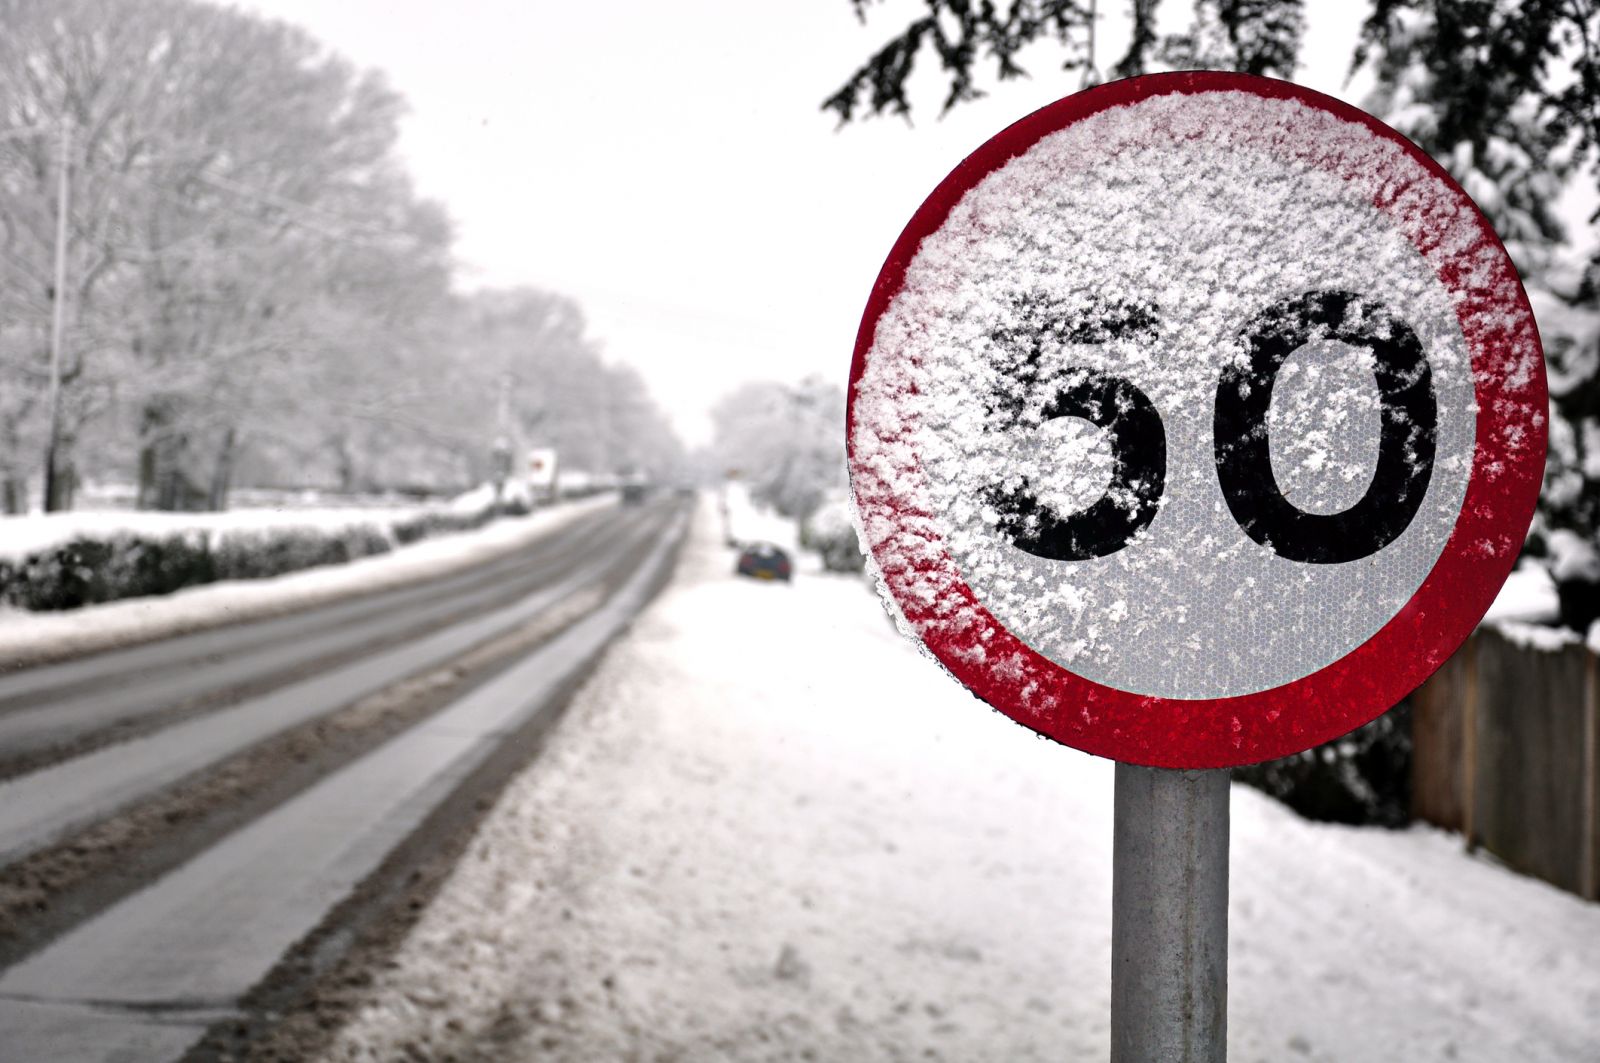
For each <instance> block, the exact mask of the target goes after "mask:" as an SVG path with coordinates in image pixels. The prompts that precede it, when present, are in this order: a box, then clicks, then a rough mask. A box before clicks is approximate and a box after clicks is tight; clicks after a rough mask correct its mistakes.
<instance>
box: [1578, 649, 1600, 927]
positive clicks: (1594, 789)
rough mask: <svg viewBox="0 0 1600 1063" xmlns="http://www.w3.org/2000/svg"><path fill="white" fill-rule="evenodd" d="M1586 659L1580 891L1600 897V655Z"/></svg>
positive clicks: (1589, 652)
mask: <svg viewBox="0 0 1600 1063" xmlns="http://www.w3.org/2000/svg"><path fill="white" fill-rule="evenodd" d="M1584 652H1585V656H1584V661H1583V815H1582V817H1581V819H1580V823H1581V825H1582V826H1581V829H1582V831H1583V836H1582V837H1581V838H1580V839H1579V840H1578V858H1579V861H1580V862H1579V865H1578V895H1579V896H1580V897H1582V898H1584V899H1585V900H1589V901H1596V900H1600V655H1597V654H1596V653H1595V652H1594V651H1593V650H1591V649H1588V648H1587V647H1586V648H1585V651H1584Z"/></svg>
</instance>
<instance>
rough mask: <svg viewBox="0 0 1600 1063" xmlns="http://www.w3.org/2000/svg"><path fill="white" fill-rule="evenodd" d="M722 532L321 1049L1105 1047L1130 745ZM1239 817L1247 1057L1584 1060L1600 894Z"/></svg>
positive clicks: (605, 670) (582, 702) (1422, 847)
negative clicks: (1084, 726)
mask: <svg viewBox="0 0 1600 1063" xmlns="http://www.w3.org/2000/svg"><path fill="white" fill-rule="evenodd" d="M720 538H721V530H720V527H719V522H718V520H717V518H716V515H715V513H714V510H713V507H712V506H711V505H709V504H708V505H706V506H703V507H702V509H701V512H700V516H699V520H698V522H697V526H696V533H695V535H694V537H693V539H692V540H691V542H690V544H689V546H688V547H687V548H686V550H685V553H684V556H683V560H682V562H681V566H680V570H679V574H678V577H677V579H676V581H675V582H674V583H673V584H672V586H670V587H669V588H668V589H667V591H666V592H665V593H664V594H663V595H662V597H661V598H660V599H659V600H658V601H657V602H656V603H655V605H654V606H653V607H652V608H651V609H650V610H648V611H647V612H646V613H645V614H644V616H643V617H642V618H641V619H640V620H639V621H638V623H637V624H636V626H635V628H634V629H633V631H632V632H631V634H630V635H628V636H627V637H625V638H624V639H623V640H621V641H620V642H619V643H618V644H617V645H616V646H615V647H614V648H613V649H612V650H611V651H610V653H609V655H608V657H607V659H606V660H605V662H604V663H603V664H602V666H601V667H600V669H599V670H598V671H597V673H596V674H595V676H594V677H593V678H592V680H591V681H590V682H589V683H588V684H587V686H586V687H585V688H584V689H583V691H582V692H581V693H580V694H579V695H578V697H577V700H576V702H575V703H574V705H573V706H572V709H571V711H570V713H569V715H568V717H567V718H566V720H565V721H564V722H563V724H562V725H561V727H560V729H559V730H558V732H557V734H556V735H555V736H554V737H553V739H552V741H551V743H550V745H549V747H548V748H547V750H546V751H545V753H544V754H543V755H542V756H541V758H540V759H539V760H538V761H537V762H535V763H534V764H533V765H532V767H531V768H530V769H529V770H528V771H527V772H526V773H525V774H524V775H523V776H522V777H521V778H520V779H519V780H518V781H517V782H516V783H514V784H513V785H512V786H511V787H510V788H509V789H508V790H507V791H506V793H505V794H504V796H503V797H502V799H501V801H500V803H499V805H498V806H497V807H496V809H495V810H494V811H493V812H492V813H491V815H490V816H489V817H488V819H487V820H486V821H485V823H484V825H483V827H482V829H481V832H480V834H479V836H478V837H477V838H476V839H475V840H474V842H473V844H472V846H471V847H470V849H469V851H468V855H467V856H466V857H465V859H464V860H463V862H462V864H461V866H460V867H459V868H458V869H457V870H456V872H455V873H454V876H453V878H452V879H451V881H450V882H449V883H448V884H447V886H446V887H445V889H444V891H443V892H442V893H441V895H440V896H439V897H438V899H437V900H436V901H435V903H434V905H433V906H432V907H431V908H430V909H429V910H428V912H427V913H426V914H425V915H424V916H423V918H422V921H421V922H420V923H419V925H418V926H417V927H416V928H415V929H414V931H413V932H412V934H411V936H410V938H409V939H408V941H407V943H406V944H405V946H404V947H403V949H402V951H401V953H400V955H399V956H398V957H396V962H395V963H394V965H393V966H392V967H390V968H388V969H386V970H384V971H382V972H380V973H378V975H377V976H376V979H375V981H374V984H373V987H372V989H371V998H370V1003H369V1004H368V1005H367V1007H366V1008H365V1009H364V1010H363V1011H362V1012H361V1013H360V1014H359V1015H358V1017H357V1018H356V1020H355V1021H354V1022H353V1023H352V1024H351V1025H350V1026H349V1027H347V1028H346V1029H345V1030H344V1031H342V1032H341V1033H340V1034H339V1035H338V1036H337V1038H336V1040H335V1041H334V1042H333V1044H332V1045H331V1047H330V1048H329V1050H328V1051H327V1053H326V1057H327V1058H329V1059H338V1060H346V1059H378V1060H388V1059H399V1058H413V1056H411V1055H408V1054H407V1053H408V1052H411V1053H420V1054H421V1057H426V1058H444V1057H446V1056H447V1055H449V1054H450V1053H455V1054H456V1056H457V1057H458V1058H463V1059H496V1060H500V1059H507V1060H516V1059H526V1060H570V1061H584V1063H593V1061H600V1060H669V1059H670V1060H683V1061H704V1060H813V1059H814V1060H824V1061H837V1060H911V1059H917V1060H922V1059H944V1060H1011V1061H1021V1060H1055V1061H1059V1060H1079V1059H1081V1060H1103V1059H1105V1058H1106V1057H1107V1053H1108V1037H1107V1010H1108V1002H1109V987H1110V974H1109V953H1110V921H1109V920H1110V887H1111V871H1110V867H1111V861H1110V845H1111V774H1112V773H1111V770H1110V765H1109V764H1108V763H1105V762H1102V761H1097V760H1094V759H1092V758H1090V757H1087V756H1085V755H1082V754H1079V753H1076V752H1073V751H1070V750H1067V749H1064V748H1061V747H1058V746H1055V745H1052V744H1050V743H1047V742H1045V741H1042V740H1040V739H1037V738H1035V737H1033V736H1032V735H1031V734H1029V733H1028V732H1026V731H1024V730H1023V729H1022V728H1020V727H1018V726H1016V725H1015V724H1013V723H1011V722H1009V721H1008V720H1006V719H1004V718H1003V717H1001V716H999V715H998V714H996V713H994V712H991V711H989V710H988V709H987V708H985V707H984V706H982V705H981V704H980V703H978V702H976V701H975V700H973V699H972V698H971V697H970V696H968V695H967V694H966V693H965V692H964V691H962V690H961V689H960V688H958V687H956V686H955V685H954V684H953V683H952V682H951V681H950V680H948V679H947V678H946V677H945V676H944V675H943V674H941V672H940V671H939V669H938V668H937V667H936V666H935V665H933V664H932V663H930V662H928V661H927V660H924V659H922V658H921V657H920V656H919V655H918V654H917V653H916V651H915V650H914V649H913V648H912V647H911V646H910V645H909V644H908V643H906V642H905V641H904V640H903V639H902V638H901V637H900V636H899V635H898V634H897V633H896V632H895V631H894V630H893V628H892V627H891V625H890V623H889V621H888V620H887V618H886V617H885V615H884V614H883V612H882V611H881V609H880V608H879V606H878V604H877V603H876V601H875V600H874V599H873V597H872V595H871V594H870V593H869V592H868V591H867V589H866V588H865V587H864V586H863V584H862V583H861V582H860V581H859V580H857V579H848V578H839V577H827V576H823V575H821V574H819V573H815V572H811V571H807V570H805V568H804V567H802V571H801V573H800V575H799V576H798V577H797V579H796V582H795V584H794V585H793V586H783V585H776V584H765V583H756V582H754V581H748V580H739V579H737V578H735V577H734V576H733V575H732V574H731V573H732V567H733V557H732V552H731V551H729V550H727V549H726V548H724V547H723V546H722V545H721V543H720ZM1233 820H1234V828H1233V830H1234V849H1233V861H1232V893H1233V897H1232V911H1231V920H1232V935H1231V940H1232V955H1231V968H1230V974H1231V983H1232V984H1231V994H1230V998H1231V999H1230V1022H1229V1026H1230V1058H1231V1059H1234V1060H1236V1061H1240V1063H1254V1061H1257V1060H1263V1061H1265V1060H1270V1061H1280V1060H1302V1059H1304V1060H1339V1061H1351V1060H1363V1061H1367V1060H1370V1061H1380V1060H1381V1061H1388V1060H1406V1061H1419V1060H1463V1061H1483V1063H1489V1061H1494V1063H1505V1061H1518V1063H1522V1061H1541V1060H1549V1061H1558V1060H1559V1061H1577V1060H1595V1059H1600V962H1596V960H1597V957H1600V907H1597V906H1595V905H1591V904H1586V903H1584V902H1581V901H1579V900H1577V899H1576V898H1574V897H1571V896H1568V895H1565V894H1562V893H1560V892H1558V891H1556V890H1555V889H1553V888H1550V887H1547V886H1545V885H1543V884H1541V883H1538V882H1535V881H1533V880H1530V879H1526V878H1522V877H1519V876H1516V875H1513V874H1510V873H1508V872H1506V871H1504V870H1502V869H1500V868H1498V867H1495V866H1493V865H1492V864H1490V863H1488V862H1486V861H1484V860H1481V859H1477V858H1474V857H1469V856H1467V855H1465V854H1464V853H1463V852H1462V851H1461V849H1460V844H1459V840H1458V839H1456V838H1454V837H1451V836H1448V835H1445V834H1442V833H1440V832H1437V831H1433V830H1428V829H1414V830H1409V831H1404V832H1398V833H1390V832H1384V831H1379V830H1364V829H1351V828H1342V827H1330V826H1324V825H1315V824H1309V823H1306V822H1303V821H1301V820H1299V819H1298V818H1296V817H1295V816H1293V815H1292V814H1291V813H1289V812H1287V811H1285V810H1284V809H1282V808H1281V807H1279V806H1278V805H1276V804H1275V803H1273V802H1272V801H1270V800H1269V799H1267V798H1265V797H1263V796H1261V795H1259V794H1257V793H1255V792H1253V791H1251V790H1248V789H1244V788H1241V787H1235V789H1234V793H1233Z"/></svg>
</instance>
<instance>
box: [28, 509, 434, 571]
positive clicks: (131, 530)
mask: <svg viewBox="0 0 1600 1063" xmlns="http://www.w3.org/2000/svg"><path fill="white" fill-rule="evenodd" d="M439 508H440V507H437V506H433V507H429V506H405V507H383V508H365V507H350V508H323V509H233V510H228V511H227V512H224V513H159V512H152V511H141V510H125V511H123V510H73V511H71V512H67V513H31V514H29V515H27V516H23V517H0V561H13V562H15V561H21V560H23V559H24V558H26V557H29V556H30V555H34V554H39V553H43V552H44V551H46V550H50V549H52V548H54V547H59V546H64V545H66V544H67V543H69V542H72V541H73V540H75V539H89V540H95V541H103V540H108V539H113V538H117V537H139V538H144V539H159V538H168V537H171V536H203V537H205V538H207V539H211V540H214V541H215V540H221V539H228V538H233V537H237V536H259V535H269V534H271V533H273V532H279V531H316V532H323V533H328V534H336V533H338V532H342V531H345V530H348V529H352V528H371V529H374V530H375V531H378V532H379V533H380V534H382V533H384V532H387V531H389V530H390V529H392V528H393V527H394V525H396V524H398V523H401V522H403V521H405V520H407V519H413V518H416V517H420V516H422V515H424V514H426V513H429V512H434V511H437V510H438V509H439Z"/></svg>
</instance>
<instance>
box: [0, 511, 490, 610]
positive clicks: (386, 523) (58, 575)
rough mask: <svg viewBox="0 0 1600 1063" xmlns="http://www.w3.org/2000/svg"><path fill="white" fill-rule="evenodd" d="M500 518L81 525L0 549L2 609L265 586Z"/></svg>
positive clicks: (126, 520) (163, 520) (259, 517)
mask: <svg viewBox="0 0 1600 1063" xmlns="http://www.w3.org/2000/svg"><path fill="white" fill-rule="evenodd" d="M517 508H522V507H517ZM493 515H494V510H493V509H492V508H490V509H478V510H475V511H472V512H459V511H452V510H422V511H418V510H414V509H413V510H397V511H389V512H373V511H364V512H356V513H342V514H338V515H336V516H332V517H330V516H328V515H326V514H318V515H308V514H298V515H294V514H291V515H284V514H273V513H265V514H263V513H253V514H252V513H248V512H245V513H234V514H226V515H202V516H194V515H189V516H187V517H178V516H177V515H167V514H161V515H144V514H118V515H117V516H118V517H119V518H120V520H114V521H104V520H102V521H98V522H97V521H94V520H92V519H90V520H82V519H80V520H78V521H77V526H76V527H75V528H73V529H71V534H69V535H67V536H65V537H63V536H62V534H61V532H62V530H63V529H62V528H59V527H56V528H52V527H49V526H46V527H44V528H42V529H41V528H31V529H28V531H27V533H21V534H18V535H15V536H13V540H14V541H13V542H12V543H11V544H8V545H9V546H10V548H9V549H0V602H3V603H4V604H6V605H10V606H13V607H16V608H20V609H29V610H55V609H76V608H78V607H79V606H83V605H93V604H96V603H99V602H110V601H116V600H118V599H122V598H135V597H141V596H144V595H151V594H170V593H171V592H173V591H176V590H181V589H183V588H184V587H193V586H197V585H199V584H203V583H213V582H216V581H219V580H240V579H263V578H266V577H268V576H279V575H283V574H284V573H286V572H296V571H299V570H301V569H306V568H312V567H315V566H317V565H332V564H341V563H343V562H346V561H353V560H355V559H356V558H360V557H369V556H371V555H373V554H381V553H386V552H388V551H389V550H392V549H394V548H395V547H396V546H401V545H404V544H406V543H412V542H416V541H417V540H419V539H424V538H427V537H429V536H433V535H439V534H442V533H446V532H455V531H466V530H469V529H472V528H477V527H480V526H482V525H483V524H484V523H486V522H487V521H488V520H489V519H490V518H491V517H492V516H493ZM146 516H148V517H149V518H150V519H140V518H144V517H146ZM24 519H26V518H24ZM186 522H187V524H188V526H184V525H185V523H186ZM97 524H98V526H96V525H97ZM30 538H31V539H33V540H35V542H34V544H33V545H32V546H31V547H28V546H27V545H21V548H19V543H17V542H16V541H15V540H17V539H21V540H23V541H24V543H25V541H26V540H27V539H30ZM52 539H53V540H54V541H52Z"/></svg>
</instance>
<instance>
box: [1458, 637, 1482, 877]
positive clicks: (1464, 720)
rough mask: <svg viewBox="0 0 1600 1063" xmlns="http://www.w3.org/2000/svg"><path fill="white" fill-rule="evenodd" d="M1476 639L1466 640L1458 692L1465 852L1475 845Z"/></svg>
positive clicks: (1462, 830) (1476, 822)
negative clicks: (1460, 691) (1464, 673)
mask: <svg viewBox="0 0 1600 1063" xmlns="http://www.w3.org/2000/svg"><path fill="white" fill-rule="evenodd" d="M1478 638H1479V636H1478V635H1477V634H1476V633H1474V634H1473V635H1472V637H1471V638H1469V639H1467V643H1466V646H1465V647H1463V652H1464V653H1466V655H1467V660H1466V668H1465V669H1464V671H1465V672H1466V677H1465V680H1464V681H1463V683H1462V695H1461V833H1462V835H1463V836H1464V837H1465V838H1466V841H1467V852H1469V853H1470V852H1472V851H1474V850H1475V849H1477V848H1478Z"/></svg>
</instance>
